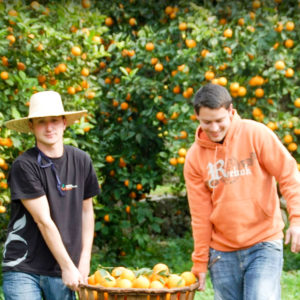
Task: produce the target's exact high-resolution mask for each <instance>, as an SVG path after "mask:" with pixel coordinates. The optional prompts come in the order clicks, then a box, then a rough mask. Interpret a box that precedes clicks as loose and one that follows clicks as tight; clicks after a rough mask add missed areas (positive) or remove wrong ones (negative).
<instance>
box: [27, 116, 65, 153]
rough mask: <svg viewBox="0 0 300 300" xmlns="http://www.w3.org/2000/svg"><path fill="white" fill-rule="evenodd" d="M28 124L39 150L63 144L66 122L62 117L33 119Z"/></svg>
mask: <svg viewBox="0 0 300 300" xmlns="http://www.w3.org/2000/svg"><path fill="white" fill-rule="evenodd" d="M30 124H31V125H30V126H31V131H32V132H33V134H34V135H35V138H36V142H37V146H38V147H39V148H48V147H49V148H51V147H53V146H56V145H59V146H61V144H62V143H63V134H64V130H65V128H66V120H65V119H64V118H63V117H62V116H58V117H56V116H53V117H44V118H34V119H32V122H31V123H30Z"/></svg>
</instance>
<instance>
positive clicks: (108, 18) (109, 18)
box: [105, 17, 114, 27]
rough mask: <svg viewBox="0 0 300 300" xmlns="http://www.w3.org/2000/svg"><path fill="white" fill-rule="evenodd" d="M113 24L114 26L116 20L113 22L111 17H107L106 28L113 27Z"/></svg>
mask: <svg viewBox="0 0 300 300" xmlns="http://www.w3.org/2000/svg"><path fill="white" fill-rule="evenodd" d="M113 24H114V20H113V19H112V18H111V17H107V18H106V19H105V25H106V26H108V27H110V26H112V25H113Z"/></svg>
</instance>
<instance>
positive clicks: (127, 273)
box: [119, 268, 135, 282]
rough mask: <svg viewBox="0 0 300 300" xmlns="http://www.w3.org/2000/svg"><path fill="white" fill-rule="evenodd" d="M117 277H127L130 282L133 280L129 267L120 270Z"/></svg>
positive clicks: (133, 275) (132, 273) (133, 276)
mask: <svg viewBox="0 0 300 300" xmlns="http://www.w3.org/2000/svg"><path fill="white" fill-rule="evenodd" d="M119 278H122V279H128V280H130V281H131V282H133V280H134V279H135V274H134V272H133V271H131V270H130V269H126V268H125V269H124V270H123V271H122V274H121V275H120V276H119Z"/></svg>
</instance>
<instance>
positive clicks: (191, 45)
mask: <svg viewBox="0 0 300 300" xmlns="http://www.w3.org/2000/svg"><path fill="white" fill-rule="evenodd" d="M185 44H186V46H187V47H188V48H195V47H196V46H197V43H196V41H195V40H193V39H186V40H185Z"/></svg>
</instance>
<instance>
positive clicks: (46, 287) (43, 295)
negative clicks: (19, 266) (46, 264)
mask: <svg viewBox="0 0 300 300" xmlns="http://www.w3.org/2000/svg"><path fill="white" fill-rule="evenodd" d="M3 292H4V297H5V300H41V299H45V300H75V299H76V298H75V292H73V291H71V290H70V289H69V288H68V287H67V286H66V285H64V283H63V282H62V279H61V278H60V277H51V276H42V275H36V274H29V273H23V272H3Z"/></svg>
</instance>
